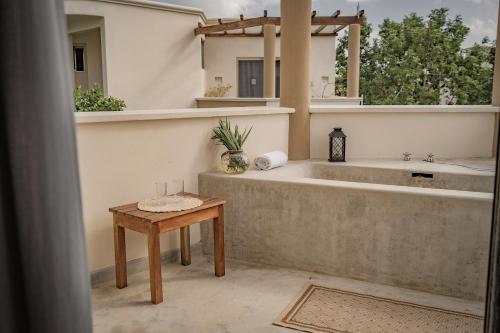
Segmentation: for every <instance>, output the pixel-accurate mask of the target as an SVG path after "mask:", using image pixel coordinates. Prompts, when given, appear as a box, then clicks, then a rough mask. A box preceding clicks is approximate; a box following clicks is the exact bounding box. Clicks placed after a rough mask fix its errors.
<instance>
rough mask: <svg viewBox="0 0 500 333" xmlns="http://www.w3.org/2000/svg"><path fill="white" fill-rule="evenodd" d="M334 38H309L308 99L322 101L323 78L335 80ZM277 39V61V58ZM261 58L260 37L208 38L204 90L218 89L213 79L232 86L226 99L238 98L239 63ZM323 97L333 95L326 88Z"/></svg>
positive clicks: (329, 88) (277, 40)
mask: <svg viewBox="0 0 500 333" xmlns="http://www.w3.org/2000/svg"><path fill="white" fill-rule="evenodd" d="M334 40H335V39H334V37H312V38H311V82H312V84H313V86H312V88H311V97H321V93H322V90H323V85H324V83H323V81H322V79H321V77H322V76H328V77H329V79H330V80H331V81H333V80H334V77H335V67H334V64H335V44H334V43H335V42H334ZM280 54H281V53H280V38H279V37H278V38H276V57H277V58H279V57H280ZM263 57H264V38H261V37H226V38H224V37H207V38H206V41H205V70H206V80H207V81H206V85H207V88H210V87H213V86H215V85H217V83H216V82H215V77H216V76H222V77H223V83H224V84H230V85H231V86H232V88H231V90H230V91H229V93H228V95H227V96H226V97H237V96H238V59H239V58H241V59H245V58H247V59H248V58H250V59H251V58H262V59H263ZM325 92H326V96H328V95H329V94H331V93H332V92H333V86H328V88H327V90H326V91H325Z"/></svg>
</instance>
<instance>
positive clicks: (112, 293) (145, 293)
mask: <svg viewBox="0 0 500 333" xmlns="http://www.w3.org/2000/svg"><path fill="white" fill-rule="evenodd" d="M209 260H210V259H209V258H208V257H206V256H202V255H197V256H193V258H192V264H191V265H190V266H187V267H184V266H181V265H179V264H176V263H167V264H166V265H165V264H164V265H163V267H162V270H163V293H164V298H165V301H164V302H163V303H162V304H159V305H152V304H151V303H150V302H149V297H150V293H149V279H148V274H147V272H140V273H136V274H132V275H130V276H129V280H128V287H127V288H125V289H121V290H118V289H116V288H115V287H114V281H109V282H106V283H102V284H100V285H98V286H96V287H94V288H93V291H92V301H93V320H94V332H97V333H99V332H112V333H136V332H137V333H139V332H141V333H146V332H147V333H153V332H162V333H170V332H172V333H184V332H186V333H187V332H189V333H191V332H196V333H205V332H206V333H229V332H231V333H233V332H236V333H239V332H264V333H267V332H277V333H279V332H296V331H294V330H290V329H286V328H281V327H277V326H273V325H272V324H271V323H272V322H273V321H274V319H275V318H276V317H277V316H278V315H279V314H280V312H281V311H282V310H283V309H284V308H285V307H286V306H287V305H288V304H289V303H290V302H291V301H292V300H293V299H294V297H295V296H296V295H297V293H298V292H299V291H300V290H301V289H302V288H303V286H304V285H305V284H306V283H310V282H313V283H316V284H321V285H324V286H329V287H335V288H339V289H343V290H348V291H355V292H367V293H369V294H371V295H375V296H381V297H389V298H393V299H397V300H402V301H408V302H414V303H418V304H423V305H429V306H435V307H440V308H445V309H450V310H455V311H463V312H468V313H473V314H478V315H482V314H483V304H482V303H478V302H470V301H465V300H460V299H456V298H451V297H444V296H437V295H432V294H427V293H422V292H417V291H412V290H408V289H400V288H394V287H388V286H381V285H375V284H370V283H367V282H362V281H357V280H350V279H343V278H336V277H332V276H328V275H323V274H316V273H310V272H302V271H296V270H289V269H284V268H276V267H270V266H263V265H255V264H250V263H243V262H238V261H232V260H228V261H226V276H225V277H222V278H216V277H215V276H214V275H213V266H212V264H211V263H210V261H209Z"/></svg>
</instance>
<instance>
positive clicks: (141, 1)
mask: <svg viewBox="0 0 500 333" xmlns="http://www.w3.org/2000/svg"><path fill="white" fill-rule="evenodd" d="M87 1H95V2H107V3H115V4H119V5H126V6H135V7H143V8H151V9H158V10H166V11H171V12H177V13H184V14H192V15H197V16H199V17H200V18H201V19H202V21H203V22H204V23H206V22H207V17H206V16H205V12H204V11H203V9H200V8H194V7H187V6H181V5H174V4H171V3H166V2H159V1H150V0H87Z"/></svg>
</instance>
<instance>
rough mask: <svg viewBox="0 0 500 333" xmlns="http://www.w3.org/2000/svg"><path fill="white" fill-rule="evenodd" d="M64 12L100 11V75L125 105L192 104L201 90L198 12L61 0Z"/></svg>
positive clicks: (112, 93)
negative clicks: (195, 31) (102, 57)
mask: <svg viewBox="0 0 500 333" xmlns="http://www.w3.org/2000/svg"><path fill="white" fill-rule="evenodd" d="M64 4H65V12H66V14H72V15H94V16H102V17H104V24H103V25H104V34H103V35H104V45H105V50H104V51H105V59H106V61H105V64H104V66H105V71H104V72H105V80H106V81H107V91H108V94H109V95H112V96H116V97H119V98H121V99H124V100H125V102H126V103H127V107H128V109H155V108H177V107H191V106H194V105H195V101H194V97H196V96H200V95H201V94H202V92H203V84H204V83H203V75H202V70H201V41H200V37H199V36H198V37H195V36H194V34H193V29H194V28H195V27H196V26H197V24H198V22H199V21H200V20H201V14H196V13H190V12H176V11H170V10H163V9H158V8H152V7H151V8H150V7H147V6H146V7H145V6H139V5H135V2H134V1H123V3H110V2H101V1H65V2H64Z"/></svg>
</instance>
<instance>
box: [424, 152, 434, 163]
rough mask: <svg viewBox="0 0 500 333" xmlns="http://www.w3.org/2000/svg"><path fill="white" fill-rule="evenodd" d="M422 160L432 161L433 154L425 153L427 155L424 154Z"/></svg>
mask: <svg viewBox="0 0 500 333" xmlns="http://www.w3.org/2000/svg"><path fill="white" fill-rule="evenodd" d="M424 162H429V163H434V154H433V153H427V155H425V159H424Z"/></svg>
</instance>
